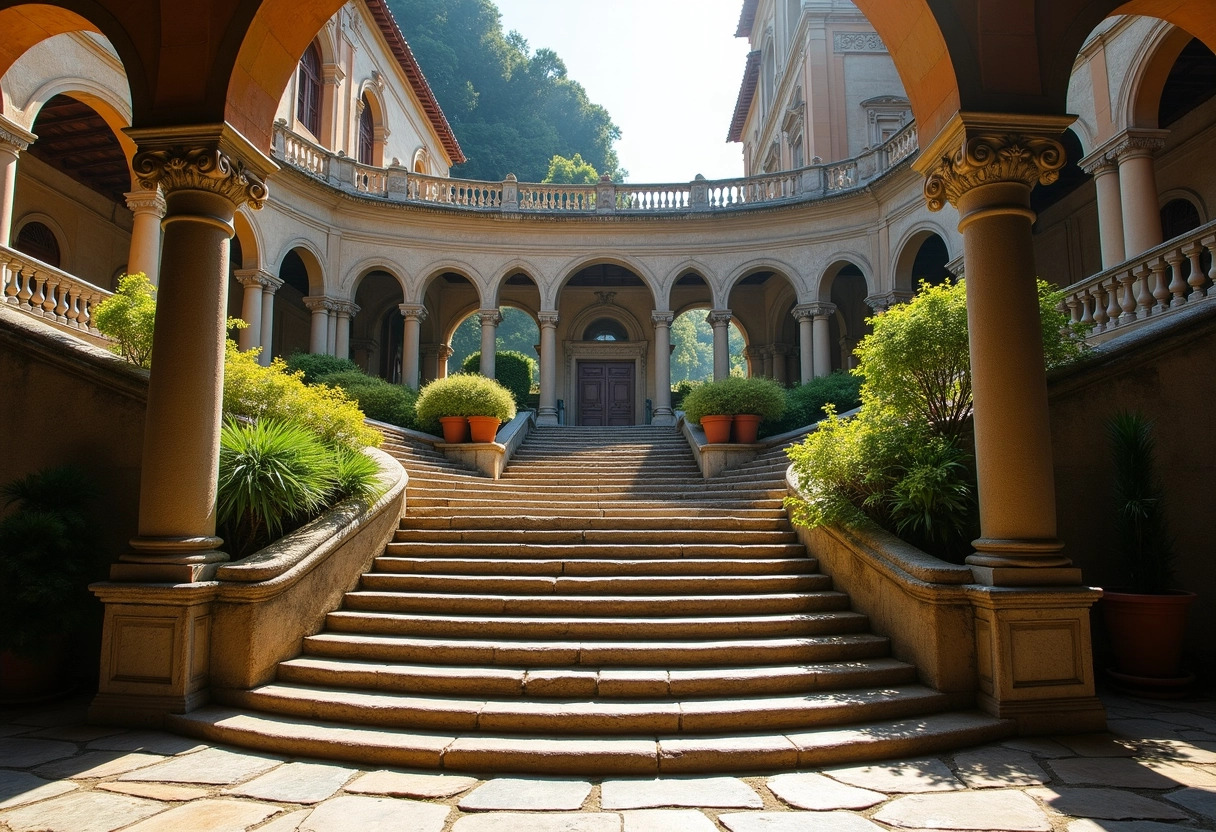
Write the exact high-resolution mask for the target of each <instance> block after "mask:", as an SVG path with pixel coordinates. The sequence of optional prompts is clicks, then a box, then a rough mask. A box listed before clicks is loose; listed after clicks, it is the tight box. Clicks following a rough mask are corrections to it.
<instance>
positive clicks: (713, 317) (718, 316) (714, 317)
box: [705, 309, 735, 326]
mask: <svg viewBox="0 0 1216 832" xmlns="http://www.w3.org/2000/svg"><path fill="white" fill-rule="evenodd" d="M734 317H735V316H734V315H733V314H732V313H731V311H730V310H729V309H713V310H711V311H710V313H709V314H708V315H706V316H705V320H706V322H707V323H708V324H709V325H710V326H730V322H731V321H732V320H734Z"/></svg>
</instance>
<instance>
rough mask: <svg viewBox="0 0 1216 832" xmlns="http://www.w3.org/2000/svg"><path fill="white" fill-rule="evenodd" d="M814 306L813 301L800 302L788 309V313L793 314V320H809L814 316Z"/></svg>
mask: <svg viewBox="0 0 1216 832" xmlns="http://www.w3.org/2000/svg"><path fill="white" fill-rule="evenodd" d="M815 306H816V304H813V303H800V304H798V305H797V306H795V307H794V308H793V309H791V310H790V314H791V315H793V316H794V320H795V321H798V322H802V321H810V320H813V319H814V318H815Z"/></svg>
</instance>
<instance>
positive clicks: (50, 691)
mask: <svg viewBox="0 0 1216 832" xmlns="http://www.w3.org/2000/svg"><path fill="white" fill-rule="evenodd" d="M66 655H67V654H66V649H65V647H64V640H63V639H62V638H58V637H56V638H54V639H51V640H50V641H49V642H48V643H47V645H46V648H45V649H44V651H43V652H41V653H40V654H39V655H37V656H23V655H21V654H19V653H14V652H12V651H11V650H0V702H3V703H6V704H10V703H20V702H38V701H41V700H43V699H50V698H52V697H53V696H56V695H58V694H62V693H63V692H64V690H65V688H66V685H65V682H64V669H65V668H64V659H65V658H66Z"/></svg>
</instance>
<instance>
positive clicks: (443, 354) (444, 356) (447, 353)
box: [436, 344, 456, 361]
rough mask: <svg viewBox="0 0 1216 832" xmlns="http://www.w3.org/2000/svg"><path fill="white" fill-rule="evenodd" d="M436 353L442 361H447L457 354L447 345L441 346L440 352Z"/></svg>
mask: <svg viewBox="0 0 1216 832" xmlns="http://www.w3.org/2000/svg"><path fill="white" fill-rule="evenodd" d="M436 351H437V352H438V353H439V360H440V361H447V360H448V359H449V358H451V357H452V356H453V355H455V354H456V350H454V349H452V348H451V347H450V346H448V345H447V344H440V345H439V348H438V350H436Z"/></svg>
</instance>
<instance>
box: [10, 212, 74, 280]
mask: <svg viewBox="0 0 1216 832" xmlns="http://www.w3.org/2000/svg"><path fill="white" fill-rule="evenodd" d="M31 223H38V224H39V225H41V226H43V227H45V228H46V230H47V231H49V232H50V233H51V236H53V237H54V238H55V245H56V246H58V248H59V262H58V263H55V264H52V265H54V266H56V267H57V268H59V269H61V270H62V271H65V272H72V268H73V267H72V263H73V260H72V246H71V242H70V240H71V237H70V236H68V234H67V232H66V231H64V230H63V226H62V225H60V224H59V221H58V220H56V219H55V218H54V217H52V216H51V215H50V214H45V213H43V212H41V211H29V212H27V213H25V214H22V215H21V216H20V217H19V218H17V219H16V220H14V221H13V232H12V239H13V241H14V242H16V240H17V238H18V237H19V236H20V235H21V232H22V230H24V229H25V227H26V226H27V225H30V224H31Z"/></svg>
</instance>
